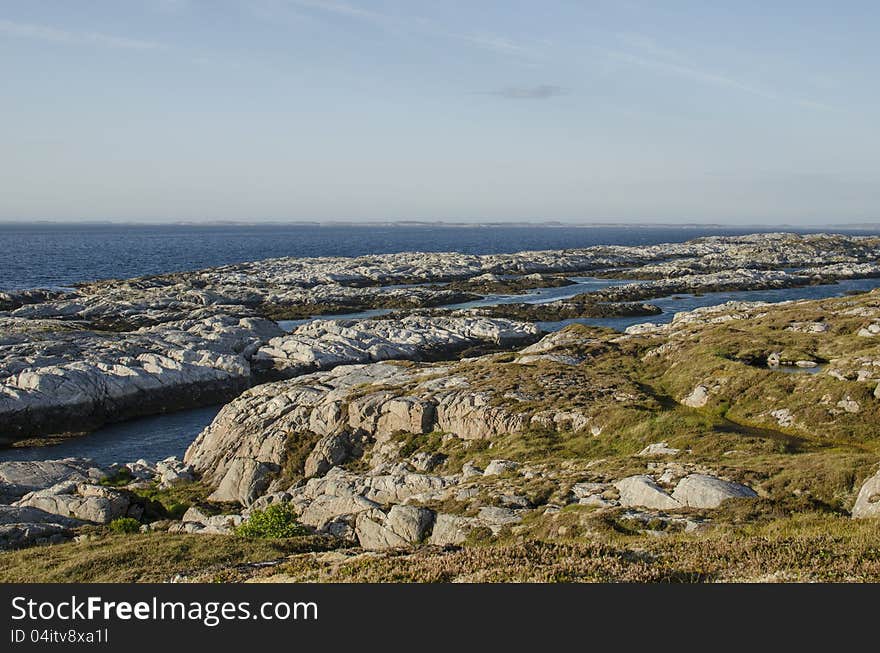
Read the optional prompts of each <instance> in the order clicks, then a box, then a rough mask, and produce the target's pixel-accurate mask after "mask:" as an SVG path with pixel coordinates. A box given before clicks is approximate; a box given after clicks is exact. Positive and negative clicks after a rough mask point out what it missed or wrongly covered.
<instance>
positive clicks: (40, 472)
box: [0, 458, 107, 503]
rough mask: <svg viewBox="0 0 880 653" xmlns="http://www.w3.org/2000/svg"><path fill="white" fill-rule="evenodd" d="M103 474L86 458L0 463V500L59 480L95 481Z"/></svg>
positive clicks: (5, 501)
mask: <svg viewBox="0 0 880 653" xmlns="http://www.w3.org/2000/svg"><path fill="white" fill-rule="evenodd" d="M105 476H107V471H106V470H104V469H102V468H100V467H98V466H97V465H95V464H94V462H92V461H91V460H89V459H87V458H64V459H61V460H41V461H21V462H19V461H9V462H0V503H12V502H14V501H17V500H18V499H20V498H21V497H23V496H24V495H26V494H28V493H29V492H34V491H36V490H44V489H46V488H48V487H51V486H53V485H56V484H58V483H61V482H63V481H76V482H79V481H91V482H93V483H96V482H98V481H100V480H101V479H102V478H104V477H105Z"/></svg>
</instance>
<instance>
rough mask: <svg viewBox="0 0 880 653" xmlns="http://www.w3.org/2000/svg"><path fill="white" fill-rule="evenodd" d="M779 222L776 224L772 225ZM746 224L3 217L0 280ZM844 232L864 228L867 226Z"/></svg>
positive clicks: (545, 243)
mask: <svg viewBox="0 0 880 653" xmlns="http://www.w3.org/2000/svg"><path fill="white" fill-rule="evenodd" d="M780 230H782V229H781V228H779V227H776V228H774V229H773V231H780ZM786 230H790V229H786ZM755 231H760V229H756V228H754V227H749V228H720V227H712V226H686V227H669V226H631V227H619V226H613V227H611V226H609V227H605V226H599V227H570V226H499V225H493V226H437V225H409V224H394V225H365V226H341V225H326V226H322V225H254V226H217V225H210V226H188V225H187V226H184V225H154V226H141V225H62V224H36V225H26V224H11V223H10V224H0V290H12V289H23V288H37V287H59V286H61V287H64V286H70V285H72V284H75V283H79V282H84V281H92V280H96V279H114V278H115V279H125V278H130V277H138V276H144V275H150V274H161V273H163V272H175V271H181V270H197V269H201V268H206V267H212V266H216V265H226V264H230V263H241V262H244V261H254V260H258V259H264V258H274V257H280V256H361V255H365V254H390V253H395V252H404V251H424V252H446V251H455V252H463V253H466V254H499V253H509V252H519V251H524V250H544V249H565V248H577V247H589V246H591V245H607V244H613V245H652V244H657V243H666V242H682V241H685V240H690V239H691V238H698V237H700V236H708V235H721V234H728V235H736V234H746V233H754V232H755ZM799 231H813V232H817V231H823V230H821V229H813V230H799ZM825 231H829V229H826V230H825ZM847 233H856V234H865V235H868V234H870V233H872V232H866V231H847ZM874 233H876V232H874Z"/></svg>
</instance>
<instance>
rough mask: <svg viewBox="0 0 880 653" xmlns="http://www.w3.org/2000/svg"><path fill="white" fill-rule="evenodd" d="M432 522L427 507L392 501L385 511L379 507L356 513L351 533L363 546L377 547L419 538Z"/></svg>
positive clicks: (396, 545)
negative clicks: (405, 504) (397, 503)
mask: <svg viewBox="0 0 880 653" xmlns="http://www.w3.org/2000/svg"><path fill="white" fill-rule="evenodd" d="M433 523H434V513H433V512H432V511H431V510H428V509H427V508H417V507H415V506H402V505H395V506H392V507H391V510H390V511H389V512H388V514H387V515H386V514H385V513H383V512H382V511H381V510H370V511H365V512H362V513H360V514H358V516H357V520H356V523H355V535H356V537H357V539H358V542H359V543H360V545H361V546H362V547H363V548H365V549H371V550H380V549H388V548H393V547H398V546H407V545H410V544H416V543H418V542H421V541H422V540H423V539H424V537H425V536H426V535H427V533H428V532H429V530H430V528H431V526H432V524H433Z"/></svg>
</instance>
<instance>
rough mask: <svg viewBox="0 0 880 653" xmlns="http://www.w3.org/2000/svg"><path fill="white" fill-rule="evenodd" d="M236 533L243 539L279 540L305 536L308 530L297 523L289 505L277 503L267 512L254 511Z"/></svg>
mask: <svg viewBox="0 0 880 653" xmlns="http://www.w3.org/2000/svg"><path fill="white" fill-rule="evenodd" d="M235 532H236V534H237V535H240V536H242V537H261V538H279V537H297V536H298V535H305V534H306V533H307V530H306V528H305V527H304V526H303V525H302V524H300V523H299V521H297V518H296V513H295V512H294V511H293V508H291V506H290V504H289V503H276V504H273V505H271V506H268V507H267V508H266V509H265V510H254V511H253V512H252V513H251V515H250V517H248V520H247V521H246V522H244V523H242V524H241V526H239V527H238V528H237V529H236V530H235Z"/></svg>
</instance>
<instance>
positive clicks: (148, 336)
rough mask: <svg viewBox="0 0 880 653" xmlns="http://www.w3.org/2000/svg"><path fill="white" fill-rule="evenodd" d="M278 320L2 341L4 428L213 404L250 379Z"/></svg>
mask: <svg viewBox="0 0 880 653" xmlns="http://www.w3.org/2000/svg"><path fill="white" fill-rule="evenodd" d="M280 332H281V331H280V329H279V328H278V327H277V326H276V325H274V324H273V323H271V322H268V321H266V320H261V319H254V318H234V317H229V316H214V317H210V318H205V319H193V320H182V321H178V322H173V323H165V324H163V325H162V326H161V327H150V328H146V329H142V330H139V331H136V332H133V333H127V334H110V333H97V332H89V331H64V332H54V331H51V332H47V333H45V334H42V335H40V334H30V336H29V339H28V340H27V341H26V342H19V343H15V344H7V345H5V346H0V424H2V426H0V437H2V438H4V439H5V440H6V441H7V442H8V441H10V440H15V439H19V438H23V437H26V436H32V435H41V434H46V433H59V432H71V431H83V430H89V429H92V428H95V427H97V426H100V425H101V424H103V423H106V422H108V421H115V420H120V419H125V418H128V417H134V416H137V415H146V414H150V413H153V412H165V411H167V410H173V409H175V408H188V407H193V406H198V405H206V404H214V403H217V402H218V401H222V400H224V399H230V398H232V397H233V396H235V395H236V394H238V393H240V392H241V391H242V390H244V389H245V388H247V387H248V386H249V385H250V384H251V369H250V363H249V359H250V357H251V356H252V355H253V354H254V353H255V351H256V349H257V347H258V346H259V345H260V343H262V342H263V341H264V340H267V339H269V338H270V337H271V336H272V335H277V334H278V333H280Z"/></svg>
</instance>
